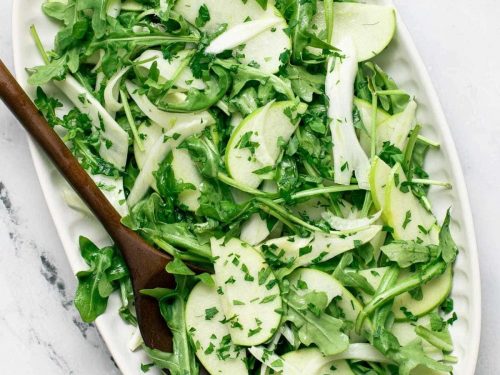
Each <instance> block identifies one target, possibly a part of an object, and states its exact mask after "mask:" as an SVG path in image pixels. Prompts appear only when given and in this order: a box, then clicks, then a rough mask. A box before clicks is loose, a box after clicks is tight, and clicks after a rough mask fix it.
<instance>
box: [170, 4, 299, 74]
mask: <svg viewBox="0 0 500 375" xmlns="http://www.w3.org/2000/svg"><path fill="white" fill-rule="evenodd" d="M201 6H206V8H207V9H208V13H209V14H210V20H208V21H207V23H206V24H204V25H203V26H201V27H200V29H201V30H202V31H205V32H207V33H209V34H211V33H214V32H215V31H216V30H217V29H218V28H219V27H220V26H222V25H226V26H227V29H231V28H233V27H235V26H237V25H241V24H243V23H245V21H247V20H251V21H258V20H263V19H267V18H280V19H281V22H279V23H277V24H276V25H275V26H273V27H272V28H270V29H267V30H265V31H263V32H261V33H259V34H257V35H256V36H255V37H253V38H252V39H250V40H248V41H246V42H245V43H244V44H242V45H241V46H240V47H237V48H235V49H234V50H233V51H234V54H235V55H237V56H238V57H239V59H240V61H242V62H243V63H244V64H249V63H256V64H258V65H259V67H260V69H261V70H262V71H263V72H265V73H276V72H278V70H279V68H280V66H281V61H280V55H281V54H282V53H283V52H285V51H287V50H290V49H291V46H292V45H291V40H290V37H289V36H288V34H287V33H286V31H285V30H286V29H287V28H288V25H287V23H286V21H285V19H284V18H283V16H282V15H281V14H280V12H279V11H278V10H277V9H276V8H275V7H274V5H273V4H268V6H267V9H266V10H264V9H262V7H261V6H260V5H259V4H258V3H257V2H256V1H241V0H236V1H235V0H179V1H177V3H176V5H175V8H174V9H175V11H177V12H179V13H180V14H181V15H182V16H183V17H184V18H185V19H186V20H187V21H188V22H190V23H192V24H195V23H196V18H197V17H198V12H199V10H200V7H201Z"/></svg>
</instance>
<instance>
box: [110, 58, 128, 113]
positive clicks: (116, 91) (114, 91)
mask: <svg viewBox="0 0 500 375" xmlns="http://www.w3.org/2000/svg"><path fill="white" fill-rule="evenodd" d="M129 69H130V67H126V68H123V69H121V70H119V71H117V72H116V73H115V74H113V76H112V77H111V78H110V79H109V81H108V84H107V85H106V88H105V89H104V107H105V108H106V111H108V112H109V114H110V115H111V116H113V117H114V115H115V114H116V112H118V111H121V109H122V108H123V104H122V103H120V102H119V101H118V100H119V97H120V83H121V81H122V78H123V76H124V75H125V74H126V73H127V72H128V71H129Z"/></svg>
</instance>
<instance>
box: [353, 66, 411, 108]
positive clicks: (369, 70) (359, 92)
mask: <svg viewBox="0 0 500 375" xmlns="http://www.w3.org/2000/svg"><path fill="white" fill-rule="evenodd" d="M372 90H375V91H385V90H399V87H398V85H397V84H396V83H395V82H394V80H393V79H392V78H391V77H389V75H388V74H387V73H386V72H384V71H383V70H382V68H380V67H379V66H378V65H377V64H374V63H373V62H371V61H368V62H364V63H361V65H360V68H359V69H358V73H357V76H356V82H355V94H354V95H355V96H357V97H358V98H361V99H364V100H367V101H369V102H371V101H372V95H373V93H372ZM377 99H378V104H379V106H380V107H382V109H384V110H385V111H386V112H389V113H390V114H396V113H399V112H402V111H403V110H404V109H405V108H406V105H407V104H408V102H409V101H410V96H409V95H390V96H388V95H377Z"/></svg>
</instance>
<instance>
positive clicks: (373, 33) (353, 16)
mask: <svg viewBox="0 0 500 375" xmlns="http://www.w3.org/2000/svg"><path fill="white" fill-rule="evenodd" d="M333 19H334V26H333V45H336V44H338V42H339V40H340V39H341V38H343V37H346V36H347V37H350V38H351V39H352V40H353V42H354V45H355V47H356V55H357V58H358V61H365V60H369V59H371V58H372V57H375V56H376V55H378V54H379V53H381V52H382V51H383V50H384V49H385V48H386V47H387V46H388V45H389V43H390V42H391V40H392V38H393V37H394V35H395V33H396V11H395V10H394V8H393V7H390V6H384V5H374V4H363V3H351V2H335V3H334V4H333ZM312 24H313V25H314V26H311V30H310V31H311V32H313V33H315V34H316V35H325V33H326V22H325V10H324V6H323V2H321V1H318V10H317V12H316V15H315V16H314V18H313V22H312Z"/></svg>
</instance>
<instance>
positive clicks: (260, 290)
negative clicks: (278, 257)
mask: <svg viewBox="0 0 500 375" xmlns="http://www.w3.org/2000/svg"><path fill="white" fill-rule="evenodd" d="M211 249H212V255H213V256H214V258H215V264H214V268H215V283H216V285H217V287H218V288H219V291H220V298H221V306H222V310H223V311H224V315H225V320H226V321H227V323H228V326H229V332H230V334H231V338H232V341H233V342H234V343H235V344H237V345H244V346H253V345H259V344H261V343H263V342H265V341H267V340H269V339H270V338H271V337H272V336H273V335H274V333H275V332H276V330H277V329H278V327H279V324H280V322H281V314H280V312H279V310H280V309H281V306H282V301H281V296H280V288H279V286H278V282H277V280H276V278H275V276H274V274H273V272H272V271H271V269H270V268H269V265H268V264H267V263H266V261H265V260H264V258H263V257H262V255H261V254H260V253H259V252H258V251H257V250H255V249H254V248H253V247H251V246H250V245H248V244H246V243H244V242H242V241H240V240H238V239H236V238H232V239H230V240H229V241H227V242H225V241H224V239H221V240H217V239H215V238H212V240H211Z"/></svg>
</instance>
